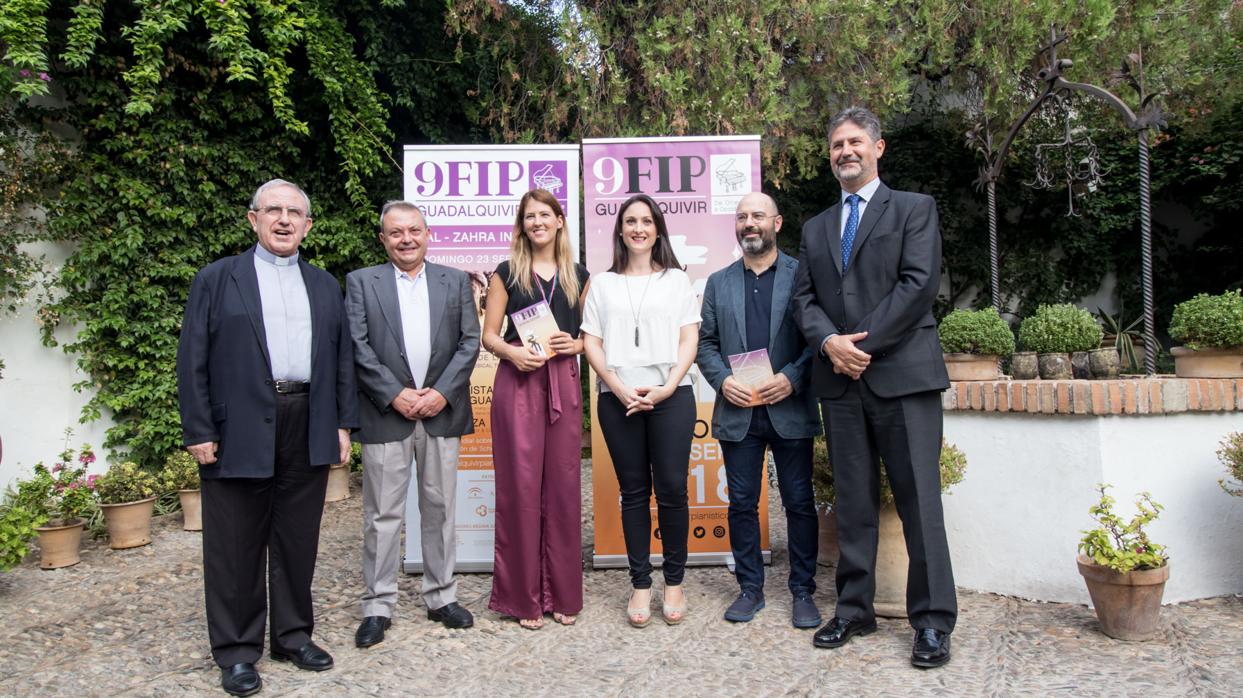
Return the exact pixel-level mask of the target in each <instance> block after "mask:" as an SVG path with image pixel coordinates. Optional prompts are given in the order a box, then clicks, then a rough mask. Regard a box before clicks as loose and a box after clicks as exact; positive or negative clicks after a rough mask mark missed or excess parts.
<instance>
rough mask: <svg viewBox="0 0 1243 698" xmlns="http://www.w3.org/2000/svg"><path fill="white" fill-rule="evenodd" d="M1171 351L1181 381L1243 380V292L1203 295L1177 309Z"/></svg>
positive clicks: (1172, 323) (1171, 323)
mask: <svg viewBox="0 0 1243 698" xmlns="http://www.w3.org/2000/svg"><path fill="white" fill-rule="evenodd" d="M1170 337H1172V338H1173V339H1174V341H1176V342H1179V343H1180V344H1182V346H1178V347H1174V348H1172V349H1170V353H1171V354H1173V355H1174V374H1175V375H1177V376H1179V377H1180V378H1243V292H1240V291H1238V290H1235V291H1226V292H1225V293H1223V294H1221V295H1218V296H1210V295H1208V294H1206V293H1201V294H1199V295H1197V296H1196V297H1195V298H1192V299H1191V300H1188V301H1183V302H1182V303H1179V304H1178V305H1176V306H1174V317H1173V319H1172V321H1171V322H1170Z"/></svg>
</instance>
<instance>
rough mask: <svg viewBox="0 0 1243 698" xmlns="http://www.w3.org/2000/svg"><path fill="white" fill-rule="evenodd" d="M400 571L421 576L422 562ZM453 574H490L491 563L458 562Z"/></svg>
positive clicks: (408, 564)
mask: <svg viewBox="0 0 1243 698" xmlns="http://www.w3.org/2000/svg"><path fill="white" fill-rule="evenodd" d="M625 561H626V558H625V556H623V557H622V562H623V563H625ZM401 571H402V572H405V573H406V574H423V561H422V560H402V563H401ZM453 573H454V574H472V573H483V574H492V561H491V560H467V561H462V560H458V561H457V564H456V565H454V566H453Z"/></svg>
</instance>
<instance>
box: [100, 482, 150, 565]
mask: <svg viewBox="0 0 1243 698" xmlns="http://www.w3.org/2000/svg"><path fill="white" fill-rule="evenodd" d="M159 487H160V483H159V481H158V480H157V479H156V477H155V476H154V475H152V474H151V473H149V472H147V471H145V470H143V469H142V468H140V467H139V466H138V464H137V463H134V462H132V461H126V462H124V463H118V464H116V465H113V466H112V467H111V468H108V472H106V473H104V474H103V475H102V476H100V478H99V479H98V480H96V481H95V492H96V493H97V494H98V495H99V507H100V508H101V509H103V511H104V519H105V521H107V523H108V545H109V546H110V547H111V548H112V549H113V550H123V549H125V548H137V547H139V546H142V545H147V544H148V543H150V542H151V514H152V513H153V512H154V511H155V496H156V495H157V494H158V493H159Z"/></svg>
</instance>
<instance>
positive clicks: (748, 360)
mask: <svg viewBox="0 0 1243 698" xmlns="http://www.w3.org/2000/svg"><path fill="white" fill-rule="evenodd" d="M729 367H730V368H731V369H732V370H733V372H734V380H736V381H738V382H739V383H741V384H742V385H743V386H744V387H746V388H749V389H750V390H751V403H750V404H749V407H756V406H758V405H763V404H764V401H763V400H761V399H760V397H759V389H760V386H761V385H764V384H765V383H767V382H768V381H770V380H772V377H773V367H772V364H771V363H769V361H768V350H767V349H757V350H755V351H748V352H744V353H742V354H730V355H729Z"/></svg>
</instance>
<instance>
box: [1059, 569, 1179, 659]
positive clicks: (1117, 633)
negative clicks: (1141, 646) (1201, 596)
mask: <svg viewBox="0 0 1243 698" xmlns="http://www.w3.org/2000/svg"><path fill="white" fill-rule="evenodd" d="M1077 562H1078V565H1079V574H1081V575H1083V580H1084V581H1085V582H1086V583H1087V585H1088V594H1089V595H1091V597H1092V607H1093V608H1095V609H1096V617H1097V619H1099V620H1100V622H1101V631H1102V632H1104V633H1105V634H1106V635H1108V636H1110V637H1113V638H1117V639H1119V640H1149V639H1152V638H1153V637H1154V636H1155V635H1157V632H1158V630H1159V627H1158V626H1159V625H1160V621H1161V595H1162V594H1163V593H1165V582H1166V580H1168V579H1169V578H1170V565H1169V563H1166V564H1165V565H1164V566H1162V567H1158V568H1157V569H1155V570H1133V571H1131V572H1128V573H1126V574H1121V573H1119V572H1115V571H1113V570H1111V569H1109V568H1108V567H1103V566H1101V565H1098V564H1096V563H1095V562H1093V561H1092V559H1091V558H1089V557H1088V556H1086V555H1079V558H1078V561H1077Z"/></svg>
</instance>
